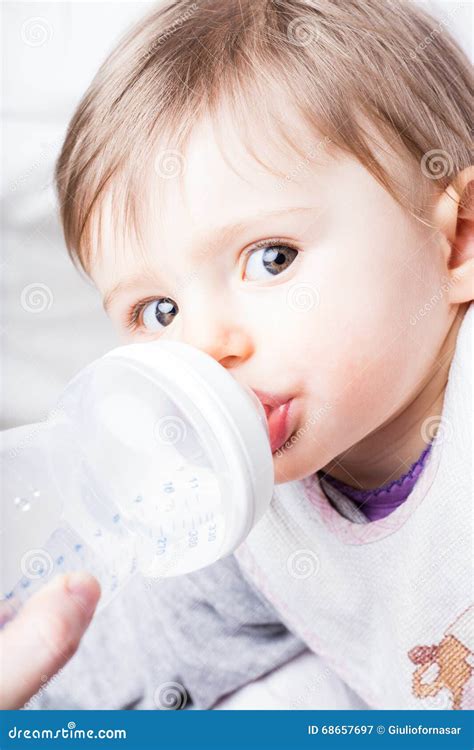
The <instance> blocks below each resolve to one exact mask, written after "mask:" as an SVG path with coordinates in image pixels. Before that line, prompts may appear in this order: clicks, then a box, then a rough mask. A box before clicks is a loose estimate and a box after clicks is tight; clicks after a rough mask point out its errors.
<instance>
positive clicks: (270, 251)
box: [244, 244, 298, 280]
mask: <svg viewBox="0 0 474 750" xmlns="http://www.w3.org/2000/svg"><path fill="white" fill-rule="evenodd" d="M297 255H298V250H295V249H294V248H292V247H288V246H287V245H272V244H268V245H264V246H263V247H258V248H255V249H254V250H250V251H249V253H248V256H247V262H246V264H245V271H244V278H246V279H250V280H253V279H262V278H265V276H268V274H271V275H272V276H276V275H277V274H279V273H282V272H283V271H286V269H287V268H288V266H291V264H292V263H293V261H294V259H295V258H296V256H297Z"/></svg>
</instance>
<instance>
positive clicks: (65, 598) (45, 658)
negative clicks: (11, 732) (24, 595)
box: [0, 571, 100, 710]
mask: <svg viewBox="0 0 474 750" xmlns="http://www.w3.org/2000/svg"><path fill="white" fill-rule="evenodd" d="M99 597H100V586H99V583H98V582H97V580H96V579H95V578H93V577H92V576H91V575H89V574H88V573H85V572H82V571H81V572H78V573H69V574H66V575H61V576H57V577H56V578H55V579H53V580H52V581H51V582H50V583H49V584H48V585H46V586H45V587H44V588H43V589H41V590H40V591H38V592H37V593H36V594H34V595H33V596H32V597H31V599H28V600H27V601H26V602H25V604H24V605H23V606H22V608H21V609H20V611H19V613H18V614H17V615H16V617H14V618H13V619H12V620H10V621H9V622H7V623H6V624H5V626H4V628H3V630H0V709H1V710H6V709H15V708H21V706H23V705H24V704H25V703H26V702H27V701H28V700H29V699H30V698H31V696H33V695H34V694H35V693H37V692H38V690H39V689H40V688H41V687H43V686H44V685H45V684H46V682H47V681H48V680H50V679H51V677H52V676H53V675H54V674H55V673H56V672H57V671H58V670H59V669H61V667H63V666H64V664H66V662H68V661H69V659H70V658H71V657H72V656H73V655H74V654H75V652H76V650H77V647H78V646H79V642H80V640H81V638H82V636H83V635H84V633H85V631H86V629H87V627H88V626H89V623H90V621H91V619H92V615H93V614H94V611H95V608H96V606H97V602H98V601H99Z"/></svg>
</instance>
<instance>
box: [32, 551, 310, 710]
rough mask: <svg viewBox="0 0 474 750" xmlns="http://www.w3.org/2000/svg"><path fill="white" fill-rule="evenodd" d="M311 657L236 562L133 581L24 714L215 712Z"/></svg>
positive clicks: (96, 620)
mask: <svg viewBox="0 0 474 750" xmlns="http://www.w3.org/2000/svg"><path fill="white" fill-rule="evenodd" d="M306 648H307V647H306V645H305V644H304V643H303V642H302V641H301V640H299V639H298V638H297V637H296V636H294V635H293V634H292V633H291V632H289V631H288V630H287V628H286V627H285V626H284V625H283V624H282V623H281V622H280V618H279V616H278V614H277V612H276V611H275V610H274V609H273V607H272V606H271V605H270V603H269V602H268V601H266V599H265V598H264V597H263V595H262V594H261V593H260V592H259V591H258V590H257V589H256V588H254V586H253V584H251V583H250V581H248V579H247V578H245V577H244V574H243V573H242V571H241V569H240V567H239V565H238V563H237V561H236V559H235V557H234V556H233V555H229V556H228V557H226V558H224V559H222V560H219V561H218V562H216V563H214V564H213V565H210V566H209V567H207V568H204V569H203V570H199V571H196V572H194V573H189V574H188V575H184V576H180V577H177V578H163V579H159V580H156V579H154V580H147V579H143V578H141V577H140V576H135V577H134V578H133V579H131V580H130V581H129V582H128V584H127V585H126V586H125V587H124V588H123V589H122V590H121V591H120V592H119V594H118V595H117V596H116V597H115V599H113V600H112V601H111V602H110V603H109V604H108V605H107V606H106V607H105V608H104V609H103V610H102V611H101V612H99V613H98V614H97V615H96V616H95V617H94V619H93V621H92V623H91V625H90V627H89V629H88V631H87V632H86V634H85V636H84V638H83V640H82V641H81V644H80V646H79V649H78V651H77V652H76V654H75V655H74V656H73V658H72V659H71V661H70V662H69V663H68V664H66V666H65V667H64V668H63V669H62V670H61V671H60V672H59V673H58V674H57V675H55V676H54V677H53V678H52V680H51V682H50V683H49V684H47V685H45V687H44V688H42V689H41V690H40V691H39V692H38V693H37V694H36V696H34V697H33V698H32V699H31V700H30V701H29V702H28V703H27V704H26V705H25V708H28V709H74V708H77V709H132V708H133V709H170V708H186V709H187V708H191V707H192V708H198V709H208V708H211V707H212V706H213V705H214V704H215V703H216V702H217V701H218V700H219V699H220V698H221V697H223V696H224V695H226V694H228V693H231V692H233V691H235V690H237V689H238V688H240V687H242V686H243V685H245V684H247V683H249V682H251V681H253V680H255V679H257V678H258V677H260V676H262V675H264V674H266V673H267V672H270V671H271V670H272V669H275V668H276V667H278V666H281V665H282V664H284V663H286V662H287V661H289V660H290V659H292V658H293V657H294V656H296V655H297V654H299V653H300V652H302V651H304V650H305V649H306Z"/></svg>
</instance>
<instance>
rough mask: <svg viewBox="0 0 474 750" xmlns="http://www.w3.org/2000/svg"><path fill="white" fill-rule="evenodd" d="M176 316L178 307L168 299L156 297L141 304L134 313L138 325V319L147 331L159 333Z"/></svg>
mask: <svg viewBox="0 0 474 750" xmlns="http://www.w3.org/2000/svg"><path fill="white" fill-rule="evenodd" d="M177 314H178V305H177V304H176V302H175V301H174V300H172V299H171V298H170V297H158V298H157V299H154V300H149V301H148V302H142V303H140V305H139V306H138V309H137V310H136V311H135V316H136V318H135V319H136V322H137V324H138V325H139V322H140V318H141V320H142V325H143V327H144V328H146V330H147V331H159V330H160V329H161V328H165V327H166V326H169V324H170V323H172V322H173V320H174V318H175V316H176V315H177Z"/></svg>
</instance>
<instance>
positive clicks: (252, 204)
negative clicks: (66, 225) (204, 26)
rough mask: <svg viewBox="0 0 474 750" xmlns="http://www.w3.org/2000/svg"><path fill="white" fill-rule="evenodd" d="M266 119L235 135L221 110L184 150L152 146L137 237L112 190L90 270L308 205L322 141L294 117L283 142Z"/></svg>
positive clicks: (327, 159)
mask: <svg viewBox="0 0 474 750" xmlns="http://www.w3.org/2000/svg"><path fill="white" fill-rule="evenodd" d="M271 117H272V115H271V112H270V111H268V110H265V113H264V114H263V115H262V117H261V118H259V117H258V116H256V114H255V113H254V115H253V117H252V118H249V119H248V120H247V122H246V127H245V128H244V129H242V128H240V127H239V125H238V123H235V122H233V121H232V118H231V115H230V113H229V112H228V111H226V110H222V112H221V113H220V115H219V117H218V118H212V117H211V116H204V117H202V118H201V119H200V120H199V121H198V122H197V123H196V124H195V126H194V127H193V128H192V130H191V131H190V135H189V138H188V140H187V142H186V144H185V145H181V146H180V147H179V148H175V147H174V144H173V140H172V139H170V138H167V139H163V140H161V141H159V142H158V143H156V145H155V147H154V149H153V152H152V158H151V159H150V160H149V164H148V168H147V170H146V171H145V173H144V174H145V177H144V179H142V181H141V184H140V193H139V195H137V196H136V199H135V205H136V208H137V211H138V214H139V217H138V221H137V222H136V223H137V224H138V229H139V232H138V235H139V236H137V232H136V231H135V230H136V228H137V227H134V226H132V223H128V224H127V222H126V220H124V219H125V217H123V216H122V217H121V216H119V215H117V211H116V205H117V202H116V201H115V200H114V185H112V188H111V190H109V191H108V194H104V199H103V201H102V202H101V205H100V211H99V212H98V217H97V218H98V219H100V221H99V222H98V224H99V225H100V237H98V243H97V247H98V252H97V253H96V258H95V263H94V265H97V264H100V265H102V266H104V267H109V268H110V265H111V264H113V265H114V266H117V265H118V264H119V265H122V263H123V262H124V261H126V262H127V264H128V265H130V264H132V263H134V264H135V265H136V264H138V263H143V260H144V256H145V258H146V256H147V254H148V252H153V248H158V247H160V248H164V247H166V250H167V252H172V249H173V243H174V242H176V243H178V242H179V243H180V244H191V243H193V242H195V241H198V240H199V239H200V238H204V237H205V236H206V235H207V234H208V233H212V229H213V228H214V227H217V226H221V225H225V224H229V225H231V224H234V223H237V222H238V221H239V220H241V219H242V217H245V216H253V215H255V214H256V213H257V214H258V212H261V213H262V214H264V213H265V212H271V211H274V212H275V213H278V211H283V210H285V209H287V208H288V207H292V206H294V207H296V206H298V205H300V204H301V205H303V204H305V203H306V204H307V203H308V200H307V194H308V191H309V189H310V188H311V186H316V184H317V183H319V184H321V183H322V181H323V180H324V176H325V171H326V170H327V169H328V168H329V167H330V165H331V161H332V159H333V155H332V153H331V152H330V149H329V148H328V142H327V140H325V139H324V138H323V137H322V136H321V135H320V134H318V133H316V132H314V133H313V132H311V131H310V130H309V128H308V127H305V124H304V123H303V122H302V121H300V120H298V118H296V117H294V116H293V117H291V118H290V117H289V116H288V117H287V119H286V127H287V128H288V132H287V133H286V135H287V137H286V138H285V135H284V134H282V133H281V132H279V129H278V128H277V127H276V125H275V123H273V125H272V119H271ZM329 145H330V144H329ZM317 192H319V190H318V191H317ZM132 248H133V250H132ZM139 248H140V249H139Z"/></svg>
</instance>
